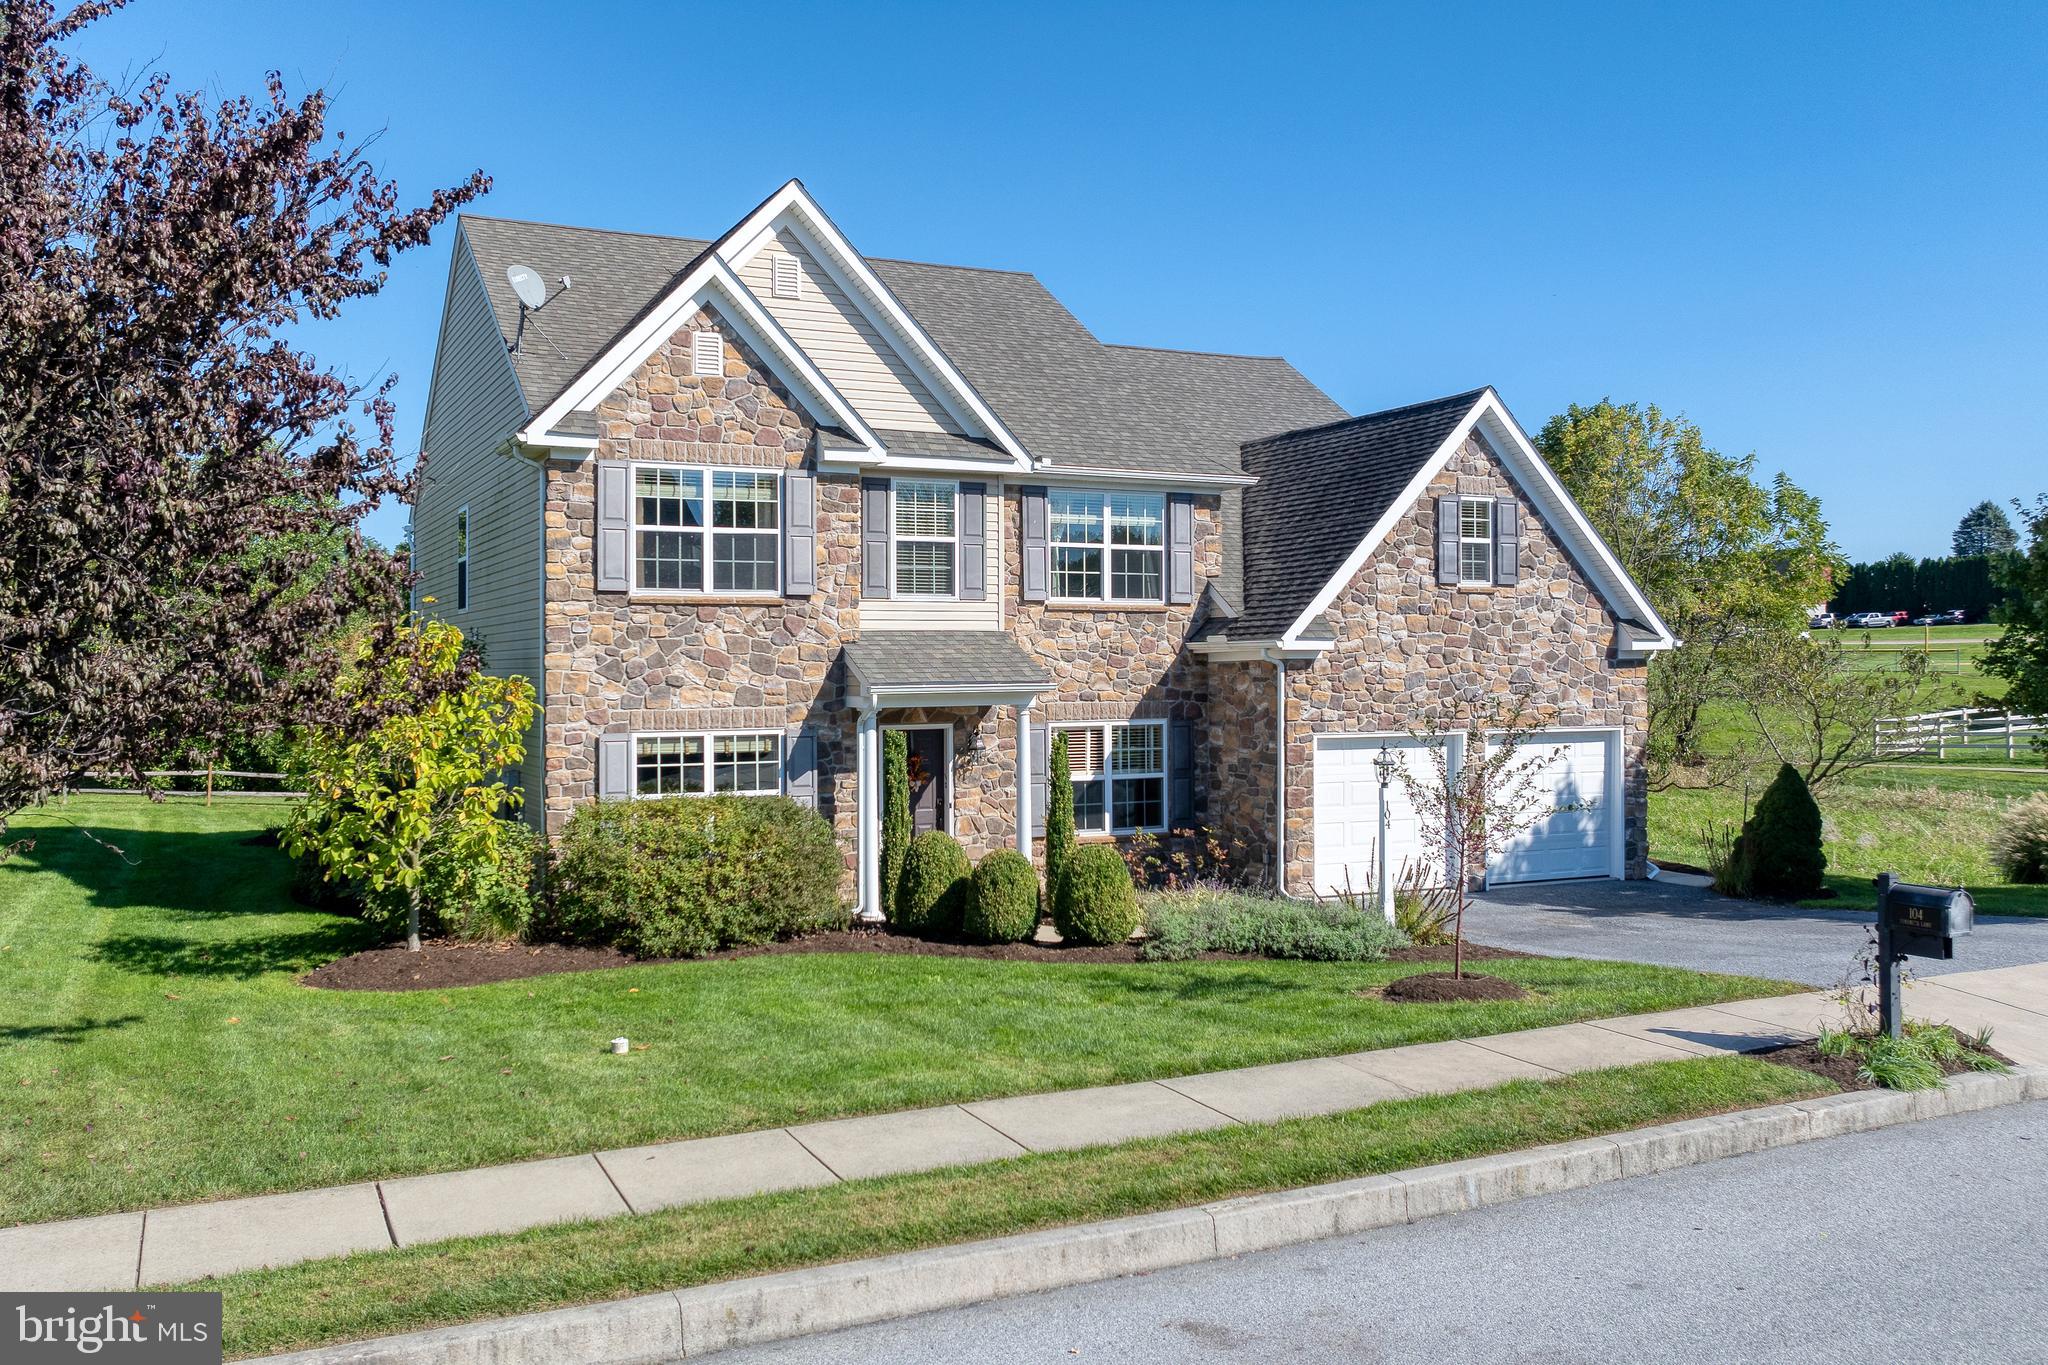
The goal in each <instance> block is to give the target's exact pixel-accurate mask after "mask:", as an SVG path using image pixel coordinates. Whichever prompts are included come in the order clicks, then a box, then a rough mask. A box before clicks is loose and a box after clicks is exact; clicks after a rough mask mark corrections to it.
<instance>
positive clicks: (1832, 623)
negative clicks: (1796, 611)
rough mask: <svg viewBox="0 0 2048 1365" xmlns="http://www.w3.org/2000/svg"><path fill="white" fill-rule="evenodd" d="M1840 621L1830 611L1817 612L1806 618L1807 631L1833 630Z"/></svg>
mask: <svg viewBox="0 0 2048 1365" xmlns="http://www.w3.org/2000/svg"><path fill="white" fill-rule="evenodd" d="M1840 624H1841V621H1840V620H1839V619H1837V618H1836V616H1835V614H1834V613H1833V612H1831V611H1817V612H1815V613H1814V614H1813V615H1811V616H1809V617H1807V618H1806V628H1807V629H1808V630H1833V629H1834V628H1835V627H1836V626H1839V625H1840Z"/></svg>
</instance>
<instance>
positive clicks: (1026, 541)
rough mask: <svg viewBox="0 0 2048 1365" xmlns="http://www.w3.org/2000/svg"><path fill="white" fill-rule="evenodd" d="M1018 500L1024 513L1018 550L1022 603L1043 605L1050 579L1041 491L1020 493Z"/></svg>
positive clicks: (1024, 490)
mask: <svg viewBox="0 0 2048 1365" xmlns="http://www.w3.org/2000/svg"><path fill="white" fill-rule="evenodd" d="M1019 500H1020V502H1021V503H1022V506H1023V509H1024V534H1023V536H1022V538H1021V543H1020V544H1019V546H1018V548H1019V550H1021V551H1022V553H1023V558H1024V583H1023V595H1024V600H1025V601H1026V602H1043V601H1044V600H1045V596H1046V586H1047V580H1048V579H1049V577H1050V571H1049V569H1048V567H1047V562H1048V558H1049V549H1050V547H1049V545H1048V543H1047V535H1046V511H1045V490H1044V489H1043V488H1025V489H1021V490H1020V499H1019Z"/></svg>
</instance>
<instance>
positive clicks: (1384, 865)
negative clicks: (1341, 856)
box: [1374, 768, 1394, 924]
mask: <svg viewBox="0 0 2048 1365" xmlns="http://www.w3.org/2000/svg"><path fill="white" fill-rule="evenodd" d="M1378 775H1379V774H1378V770H1377V768H1375V770H1374V776H1376V777H1377V776H1378ZM1389 785H1390V784H1389V783H1388V782H1387V780H1386V779H1385V778H1384V777H1382V778H1380V867H1379V873H1380V913H1381V914H1383V915H1385V916H1386V917H1387V923H1389V924H1392V923H1393V922H1394V859H1393V857H1392V856H1391V855H1390V854H1389V853H1388V851H1387V788H1388V786H1389Z"/></svg>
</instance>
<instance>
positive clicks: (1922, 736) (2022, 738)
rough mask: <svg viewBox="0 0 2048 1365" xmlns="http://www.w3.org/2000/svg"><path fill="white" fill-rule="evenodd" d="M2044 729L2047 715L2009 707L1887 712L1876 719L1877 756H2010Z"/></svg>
mask: <svg viewBox="0 0 2048 1365" xmlns="http://www.w3.org/2000/svg"><path fill="white" fill-rule="evenodd" d="M2043 731H2048V718H2043V717H2041V716H2016V715H2014V714H2013V713H2012V712H2010V711H1993V710H1989V709H1982V710H1970V709H1968V708H1965V709H1962V710H1956V711H1929V712H1926V713H1925V714H1923V715H1918V716H1887V717H1885V718H1884V719H1882V720H1880V721H1878V722H1877V735H1876V741H1877V756H1878V757H1879V758H1903V757H1906V756H1908V755H1914V756H1917V755H1923V754H1932V755H1934V757H1936V758H1947V757H1948V756H1949V755H1950V754H1976V755H1983V756H1986V757H1990V756H1995V755H1996V756H2003V757H2004V758H2006V759H2008V760H2011V759H2015V758H2018V757H2019V753H2020V750H2021V749H2022V748H2023V747H2025V746H2026V745H2027V744H2028V743H2029V742H2030V741H2032V740H2033V738H2034V737H2035V736H2036V735H2039V734H2041V733H2042V732H2043Z"/></svg>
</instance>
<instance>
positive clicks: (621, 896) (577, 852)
mask: <svg viewBox="0 0 2048 1365" xmlns="http://www.w3.org/2000/svg"><path fill="white" fill-rule="evenodd" d="M840 868H841V864H840V858H839V846H838V843H837V841H835V840H834V838H833V837H832V827H831V825H829V824H827V823H826V821H825V818H824V817H823V816H821V815H819V814H818V813H817V812H816V811H814V810H811V809H809V808H808V807H805V806H801V805H798V804H797V803H796V802H795V801H792V800H790V799H789V798H788V797H786V796H710V797H704V796H678V797H670V798H667V799H665V800H660V801H604V802H599V803H598V804H596V805H591V806H585V807H583V808H582V809H580V810H578V811H577V812H576V813H575V814H574V815H572V816H571V817H570V818H569V823H568V825H567V827H566V828H564V829H563V831H562V838H561V843H560V845H559V847H558V849H557V851H556V854H555V867H554V872H553V875H552V876H551V877H550V879H549V890H550V892H551V905H550V907H549V917H548V921H547V928H548V930H549V932H550V933H551V934H553V935H554V936H555V937H558V938H562V939H565V940H567V941H569V942H578V943H609V944H612V945H614V946H616V947H618V948H620V949H623V950H624V951H626V952H629V953H632V954H634V955H635V956H638V957H695V956H699V955H701V954H704V953H712V952H717V951H718V950H719V949H721V948H735V947H740V946H743V945H746V944H754V943H767V942H770V941H772V940H774V939H778V938H789V937H792V936H793V935H796V934H801V933H807V932H810V931H812V930H816V929H823V928H831V927H837V926H839V925H843V924H844V923H845V918H846V916H845V912H844V911H843V910H842V909H841V908H840V905H839V877H840Z"/></svg>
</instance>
